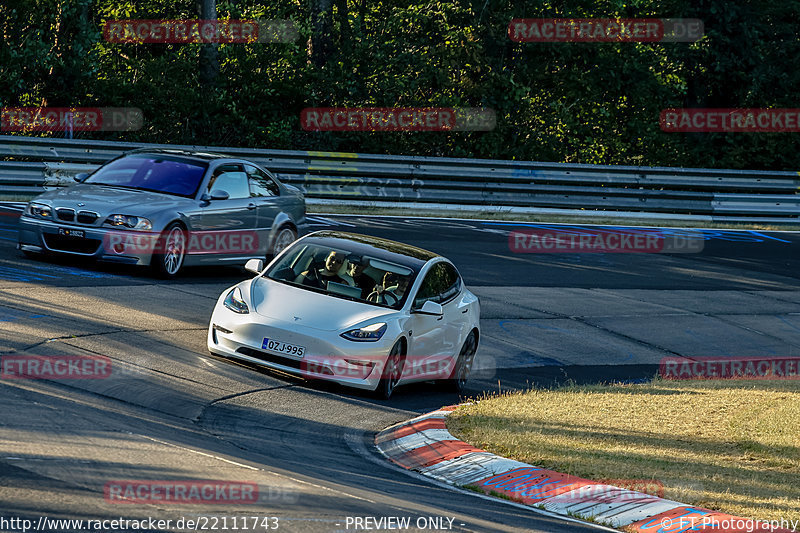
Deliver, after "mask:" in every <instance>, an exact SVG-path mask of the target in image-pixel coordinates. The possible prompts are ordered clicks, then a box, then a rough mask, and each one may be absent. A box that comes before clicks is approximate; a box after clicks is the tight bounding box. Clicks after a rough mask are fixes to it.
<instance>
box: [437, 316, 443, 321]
mask: <svg viewBox="0 0 800 533" xmlns="http://www.w3.org/2000/svg"><path fill="white" fill-rule="evenodd" d="M442 319H444V315H442V316H440V317H439V318H437V319H436V320H442Z"/></svg>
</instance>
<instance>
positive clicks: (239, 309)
mask: <svg viewBox="0 0 800 533" xmlns="http://www.w3.org/2000/svg"><path fill="white" fill-rule="evenodd" d="M222 303H223V305H225V307H227V308H228V309H230V310H231V311H233V312H234V313H239V314H240V315H245V314H247V313H249V312H250V310H249V309H248V308H247V304H246V303H244V298H242V290H241V289H240V288H239V287H234V288H233V289H231V291H230V292H229V293H228V295H227V296H226V297H225V301H223V302H222Z"/></svg>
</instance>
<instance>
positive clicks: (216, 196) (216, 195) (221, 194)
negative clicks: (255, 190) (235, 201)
mask: <svg viewBox="0 0 800 533" xmlns="http://www.w3.org/2000/svg"><path fill="white" fill-rule="evenodd" d="M228 198H230V194H228V193H227V191H223V190H222V189H214V190H213V191H211V196H209V197H208V199H209V200H227V199H228Z"/></svg>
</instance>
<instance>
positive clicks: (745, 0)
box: [0, 0, 800, 169]
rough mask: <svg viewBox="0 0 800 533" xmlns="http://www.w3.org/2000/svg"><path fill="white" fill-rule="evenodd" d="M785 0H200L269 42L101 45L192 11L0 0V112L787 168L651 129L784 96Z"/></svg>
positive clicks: (773, 141)
mask: <svg viewBox="0 0 800 533" xmlns="http://www.w3.org/2000/svg"><path fill="white" fill-rule="evenodd" d="M799 8H800V0H787V1H785V2H777V3H776V2H771V1H767V0H740V1H737V0H700V1H690V0H664V1H659V2H656V1H654V0H567V1H561V0H536V1H524V2H517V1H513V0H453V1H437V0H405V1H403V0H385V1H382V2H368V1H367V0H302V1H301V0H276V1H270V2H264V1H257V0H218V1H217V4H216V9H217V15H218V17H219V18H223V19H225V18H231V19H291V20H292V21H293V22H294V24H295V25H296V27H297V29H298V31H299V34H300V37H299V38H298V39H297V40H295V41H293V42H287V43H252V44H220V45H218V46H216V50H217V55H218V61H219V75H218V77H217V78H216V81H215V82H214V83H213V84H209V83H203V82H202V80H201V77H200V69H199V64H200V62H199V60H200V55H201V48H202V45H200V44H183V45H179V44H129V43H125V44H120V43H110V42H106V41H104V40H103V34H102V31H101V30H102V26H103V24H104V23H105V22H106V21H109V20H116V19H195V18H199V16H200V15H199V14H200V3H199V2H196V1H195V0H174V1H172V2H161V1H158V0H121V1H120V0H10V1H6V2H4V3H3V4H0V31H2V33H3V42H4V45H3V46H2V47H0V104H2V106H7V107H13V106H45V105H46V106H62V107H63V106H97V107H101V106H102V107H138V108H140V109H142V110H143V113H144V119H145V122H144V127H143V128H142V129H141V130H139V131H135V132H102V133H101V132H93V133H88V132H86V133H82V135H85V136H89V135H91V136H93V137H96V138H103V139H111V140H131V141H148V142H159V143H180V144H196V145H229V146H231V145H233V146H249V147H262V148H279V149H308V150H335V151H353V152H372V153H394V154H418V155H433V156H452V157H482V158H495V159H519V160H538V161H564V162H574V163H602V164H629V165H631V164H632V165H667V166H700V167H722V168H764V169H795V168H797V167H798V166H800V165H798V163H800V161H798V157H800V156H798V153H800V151H798V150H797V149H796V148H795V145H796V142H797V141H796V140H795V139H796V138H797V135H796V134H792V133H693V134H683V133H668V132H664V131H662V130H661V129H660V126H659V113H660V111H661V110H662V109H665V108H670V107H728V108H729V107H758V108H768V107H784V108H793V107H800V106H797V104H796V95H797V94H798V89H800V73H798V72H797V70H796V69H794V68H793V67H792V66H791V62H792V61H793V60H794V59H795V58H796V57H798V51H800V38H799V37H798V23H797V22H796V20H795V19H796V16H797V13H800V9H799ZM548 17H576V18H577V17H584V18H587V17H603V18H613V17H627V18H633V17H636V18H646V17H665V18H679V17H685V18H698V19H701V20H703V21H704V24H705V36H704V37H703V39H701V40H700V41H698V42H695V43H516V42H513V41H511V40H510V39H509V37H508V35H507V27H508V23H509V22H510V20H511V19H512V18H548ZM364 106H371V107H393V106H401V107H424V106H437V107H489V108H493V109H494V110H495V112H496V114H497V126H496V128H495V129H494V130H493V131H489V132H393V133H388V132H383V133H376V132H373V133H370V132H347V133H342V132H309V131H304V130H303V129H302V128H301V127H300V121H299V116H300V111H301V110H302V109H303V108H306V107H364Z"/></svg>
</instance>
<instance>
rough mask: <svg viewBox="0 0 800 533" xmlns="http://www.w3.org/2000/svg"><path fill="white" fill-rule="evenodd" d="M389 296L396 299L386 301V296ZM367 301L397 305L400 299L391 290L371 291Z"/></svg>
mask: <svg viewBox="0 0 800 533" xmlns="http://www.w3.org/2000/svg"><path fill="white" fill-rule="evenodd" d="M387 296H391V298H392V299H393V300H394V302H391V303H389V302H387V301H386V297H387ZM381 300H382V301H381ZM367 301H368V302H374V303H376V304H386V305H395V304H396V303H397V302H399V301H400V300H399V299H398V298H397V296H395V295H394V294H392V293H391V292H387V291H381V292H378V291H372V292H371V293H369V296H367Z"/></svg>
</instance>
